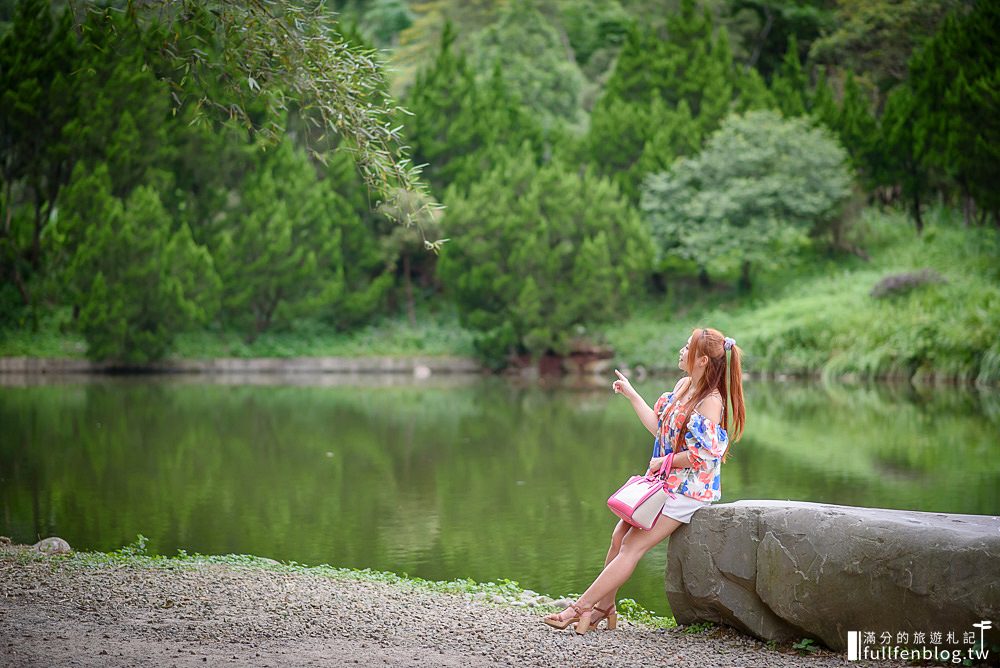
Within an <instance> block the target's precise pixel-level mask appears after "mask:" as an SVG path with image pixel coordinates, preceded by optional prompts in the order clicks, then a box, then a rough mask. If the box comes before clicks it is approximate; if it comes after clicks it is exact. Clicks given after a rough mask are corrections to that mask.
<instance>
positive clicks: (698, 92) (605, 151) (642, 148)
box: [585, 0, 766, 202]
mask: <svg viewBox="0 0 1000 668" xmlns="http://www.w3.org/2000/svg"><path fill="white" fill-rule="evenodd" d="M666 30H667V36H666V38H665V39H664V38H661V37H660V35H659V34H658V33H657V31H656V30H654V29H641V28H639V27H634V28H633V29H632V30H631V31H630V32H629V34H628V35H627V37H626V39H625V43H624V45H623V46H622V49H621V53H620V54H619V56H618V61H617V63H616V65H615V69H614V72H613V73H612V75H611V77H610V78H609V80H608V83H607V86H606V88H605V92H604V95H603V96H602V97H601V98H600V99H599V100H598V102H597V104H596V105H595V107H594V111H593V113H592V115H591V125H590V129H589V131H588V134H587V138H586V140H585V143H586V146H587V147H588V152H589V154H590V162H591V163H592V164H593V165H594V166H595V168H596V169H597V170H598V173H599V174H601V175H604V176H608V177H610V178H613V179H614V180H615V181H616V183H618V185H619V187H620V188H621V190H622V192H623V193H624V194H625V195H626V196H627V197H628V198H629V199H630V200H631V201H633V202H636V201H637V200H638V196H639V190H640V187H641V183H642V179H643V177H644V176H645V174H646V172H645V171H643V168H644V166H653V165H655V164H657V163H659V164H661V165H668V164H669V163H670V162H671V161H672V160H673V159H674V158H675V157H677V156H679V155H686V154H688V153H687V152H688V151H689V150H690V149H691V148H697V147H700V146H701V144H702V140H703V138H704V137H705V136H706V135H707V134H708V133H710V132H712V131H713V130H715V128H716V127H718V124H719V122H720V121H721V120H722V118H724V117H725V116H726V114H728V113H729V111H730V110H731V109H732V108H734V107H742V108H755V107H756V106H758V105H760V104H762V103H763V102H764V99H765V96H766V94H765V93H763V91H762V87H761V86H760V85H759V84H760V83H761V82H760V81H759V78H754V77H753V76H750V75H742V74H741V73H740V72H738V71H737V69H736V67H735V66H734V63H733V57H732V52H731V51H730V46H729V38H728V34H727V32H726V30H725V29H719V30H718V31H715V30H714V28H713V21H712V17H711V15H710V14H709V13H708V12H707V11H704V12H701V11H698V9H697V7H696V6H695V3H694V2H693V0H684V1H683V2H682V3H681V8H680V10H679V11H678V12H676V13H674V14H671V15H670V16H669V17H668V18H667V25H666ZM682 103H683V107H682ZM688 119H690V120H691V122H688ZM670 127H683V128H684V129H685V131H688V132H690V134H689V135H688V136H686V137H685V138H684V139H683V140H682V141H673V142H672V144H673V149H674V150H673V152H672V153H664V154H661V155H646V156H645V157H644V154H646V152H647V150H649V151H660V150H662V149H663V146H664V143H663V141H662V140H657V139H656V135H657V134H658V133H660V134H661V137H662V134H663V133H662V130H663V129H664V128H670ZM670 132H673V131H670ZM668 133H669V132H668Z"/></svg>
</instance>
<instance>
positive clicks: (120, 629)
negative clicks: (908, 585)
mask: <svg viewBox="0 0 1000 668" xmlns="http://www.w3.org/2000/svg"><path fill="white" fill-rule="evenodd" d="M0 598H2V599H3V600H4V601H5V603H4V605H5V606H7V610H8V611H9V612H10V613H11V617H10V618H11V619H14V618H16V616H17V614H18V610H19V606H24V608H25V609H28V608H30V607H31V606H39V607H40V608H44V607H47V606H53V607H58V609H60V610H61V614H62V615H63V618H64V619H65V620H66V621H70V622H72V623H73V624H74V626H80V627H83V626H86V627H88V628H92V629H100V630H102V631H104V633H103V637H104V638H106V639H109V640H108V642H110V643H114V642H115V640H116V639H139V640H153V641H178V642H179V641H183V642H192V643H242V644H243V645H244V646H252V647H260V646H261V644H262V643H267V644H268V646H269V647H272V648H273V647H274V646H276V645H277V646H285V647H287V651H288V653H290V654H293V655H294V652H295V648H296V644H295V641H297V640H302V639H323V640H330V641H333V640H337V641H347V642H349V643H351V645H352V646H353V647H355V648H356V652H357V654H356V655H355V659H354V660H355V662H358V659H357V657H361V658H363V659H365V660H362V661H360V662H361V663H368V664H371V660H370V657H372V656H373V655H375V654H377V653H378V652H380V651H381V650H380V648H381V647H385V648H389V649H390V650H392V651H400V652H406V653H407V655H409V656H413V657H414V659H415V660H418V661H420V662H421V663H423V664H424V665H438V664H439V663H440V662H441V661H442V660H443V659H442V655H445V654H447V655H450V656H452V657H469V658H470V659H471V660H473V661H475V663H474V665H476V666H485V665H495V664H498V663H504V664H506V663H511V662H513V663H516V665H518V666H519V667H521V668H541V667H543V666H545V667H548V666H553V665H584V666H612V667H615V666H653V665H664V661H665V660H666V659H667V657H672V658H671V659H670V665H675V666H718V665H755V666H760V665H767V666H775V667H778V668H784V667H794V666H802V667H807V666H808V667H809V668H821V667H826V666H849V665H852V664H848V663H847V661H846V655H845V654H838V653H835V652H830V651H826V650H820V651H818V652H816V653H814V654H811V655H807V656H802V655H799V654H798V653H795V652H793V651H789V650H788V649H787V648H785V650H784V651H780V650H775V649H768V648H767V647H766V646H765V645H764V644H763V643H761V642H759V641H757V640H756V639H753V638H750V637H748V636H745V635H743V634H741V633H738V632H736V631H734V630H732V629H727V628H717V629H715V630H714V631H713V632H712V633H709V634H697V635H692V634H687V633H684V632H683V630H682V629H678V628H673V629H666V630H663V629H657V628H649V627H645V626H643V625H641V624H637V623H627V624H625V623H620V624H619V628H618V629H617V630H616V631H613V632H608V631H606V630H604V629H603V627H602V629H601V630H599V631H598V632H596V633H588V634H586V635H585V636H582V637H581V636H577V635H576V634H575V632H574V631H573V629H572V627H570V628H568V629H566V630H564V631H558V630H555V629H552V628H550V627H548V626H546V625H544V624H543V623H542V622H541V617H542V615H543V614H545V613H546V612H549V611H552V610H561V609H562V608H564V607H566V605H564V604H568V603H571V602H572V601H569V600H568V599H561V600H558V601H552V600H551V599H549V598H547V597H543V596H541V595H540V594H538V593H537V592H532V591H526V592H523V593H522V594H521V595H520V596H519V597H518V598H517V599H516V600H508V599H505V598H504V597H503V596H501V595H499V594H494V595H492V596H491V597H489V598H486V599H484V598H483V597H479V598H470V597H469V596H468V595H460V594H446V593H438V592H431V591H425V590H420V589H418V588H416V587H409V586H400V585H391V584H387V583H383V582H375V581H369V580H360V579H358V580H355V579H348V578H331V577H325V576H321V575H316V574H311V573H278V572H274V571H271V570H263V569H254V568H245V567H239V566H230V565H223V564H205V565H184V566H182V567H177V566H174V567H172V568H169V569H166V568H155V567H138V566H129V567H112V566H107V567H100V566H93V565H79V564H77V565H73V564H72V561H70V562H66V564H65V565H59V566H55V564H53V563H50V558H39V559H36V560H33V561H27V562H24V560H17V559H15V558H14V557H13V556H11V553H10V552H7V551H4V550H3V549H0ZM167 600H169V601H172V602H173V605H171V606H169V607H165V606H164V605H163V602H164V601H167ZM407 620H419V624H418V625H416V626H414V625H413V624H409V623H407ZM148 622H153V623H148ZM82 633H83V632H82V631H81V632H80V634H81V635H82ZM282 643H285V645H283V644H282ZM369 645H371V647H369ZM170 651H171V652H175V651H176V646H174V647H172V648H171V650H170ZM105 652H106V650H105ZM229 652H232V649H230V650H229ZM102 653H103V652H102ZM199 653H201V652H199ZM217 656H218V655H217ZM221 656H223V657H224V658H228V654H224V655H221ZM247 656H251V655H250V654H247ZM256 656H257V657H260V652H257V653H256ZM432 657H438V658H432ZM160 658H161V659H164V658H173V656H171V655H164V656H163V657H160ZM344 658H345V659H346V658H347V657H344ZM401 658H402V657H401ZM202 660H203V661H207V658H204V657H203V659H202ZM0 663H2V661H0ZM898 665H903V664H898Z"/></svg>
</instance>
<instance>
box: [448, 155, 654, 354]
mask: <svg viewBox="0 0 1000 668" xmlns="http://www.w3.org/2000/svg"><path fill="white" fill-rule="evenodd" d="M453 194H454V193H449V195H453ZM446 199H447V201H448V202H449V208H448V212H447V214H446V217H445V222H444V225H445V229H446V231H447V234H448V235H450V236H452V237H455V238H457V239H462V240H463V241H464V243H460V244H452V245H451V246H449V247H447V248H445V250H444V252H443V253H442V259H441V262H440V265H439V271H440V275H441V279H442V280H443V281H444V283H445V286H446V287H447V288H448V289H449V291H451V292H452V293H453V294H454V296H455V299H456V301H457V303H458V306H459V308H460V309H461V313H462V315H463V324H465V325H466V326H468V327H470V328H471V329H473V330H476V331H478V332H480V333H481V335H480V337H479V339H478V340H477V347H478V348H479V350H480V351H481V352H482V353H483V355H484V356H486V357H487V358H488V359H490V360H492V361H494V362H495V363H497V364H498V365H502V363H503V361H504V355H505V354H506V353H507V352H508V351H511V350H516V351H522V350H523V351H526V352H528V353H531V354H534V355H540V354H544V353H546V352H556V353H559V354H566V353H567V352H569V344H570V340H571V339H572V338H573V337H574V336H576V335H578V334H581V333H585V331H586V325H587V324H591V323H601V322H607V321H609V320H612V319H613V318H616V317H620V316H621V315H622V314H623V313H624V312H625V311H626V310H627V306H628V297H629V295H630V294H631V293H632V291H633V290H635V288H636V287H638V284H639V281H640V278H641V276H642V273H643V271H644V269H646V268H647V267H648V266H649V255H650V253H649V241H648V237H647V235H646V234H645V231H644V230H643V228H642V225H641V223H640V221H639V218H638V216H637V215H636V214H635V212H634V211H633V210H632V209H631V208H630V207H629V206H628V204H627V202H625V201H624V200H623V199H622V198H621V197H620V196H619V194H618V192H617V190H616V189H615V188H614V186H612V185H611V184H610V183H608V182H607V181H606V180H604V179H600V178H598V177H596V176H594V175H593V174H591V173H590V172H585V173H583V174H578V173H576V172H575V171H573V170H572V169H570V168H567V166H565V165H563V164H562V163H560V162H553V163H550V164H548V165H545V166H543V167H537V166H536V165H535V164H534V161H533V160H532V156H531V154H530V151H529V148H528V147H527V146H525V147H524V148H523V149H522V150H521V151H520V152H516V153H513V154H511V155H509V156H508V157H507V158H506V159H505V160H502V161H501V162H499V163H498V164H497V165H496V166H495V167H494V168H493V169H492V170H491V171H490V172H489V173H488V174H486V175H485V176H484V177H483V179H482V180H481V181H479V182H478V183H476V184H475V185H473V186H472V187H471V188H470V189H469V192H468V194H467V195H465V196H461V195H455V196H449V197H447V198H446Z"/></svg>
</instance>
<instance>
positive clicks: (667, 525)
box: [577, 515, 681, 608]
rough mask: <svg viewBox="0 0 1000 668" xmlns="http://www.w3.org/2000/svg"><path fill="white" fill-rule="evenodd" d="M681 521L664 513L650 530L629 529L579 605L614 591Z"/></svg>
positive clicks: (589, 604)
mask: <svg viewBox="0 0 1000 668" xmlns="http://www.w3.org/2000/svg"><path fill="white" fill-rule="evenodd" d="M680 525H681V522H678V521H677V520H675V519H673V518H671V517H667V516H665V515H664V516H663V517H661V518H660V519H659V521H658V522H657V523H656V526H655V527H653V528H652V529H650V530H649V531H643V530H641V529H637V530H634V531H630V532H629V533H628V535H627V536H625V539H624V540H623V541H622V547H621V550H619V552H618V556H616V557H615V558H614V559H612V560H611V562H610V563H609V564H608V565H607V566H605V567H604V570H603V571H601V574H600V575H598V576H597V579H596V580H594V583H593V584H592V585H590V587H589V588H588V589H587V591H585V592H583V595H582V596H581V597H580V598H579V600H578V601H577V605H578V606H580V607H581V608H588V607H591V606H593V605H594V604H595V603H599V602H601V601H602V600H603V599H604V598H605V597H606V596H607V595H608V594H611V593H613V592H615V591H617V590H618V588H619V587H621V586H622V585H623V584H625V581H626V580H628V579H629V577H630V576H631V575H632V572H633V571H635V567H636V566H637V565H638V563H639V560H640V559H642V557H643V556H644V555H645V554H646V553H647V552H649V551H650V550H651V549H652V548H653V547H655V546H656V545H658V544H659V543H660V542H661V541H663V539H664V538H666V537H667V536H669V535H670V534H672V533H673V532H674V530H676V529H677V527H679V526H680Z"/></svg>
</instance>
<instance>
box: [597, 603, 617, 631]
mask: <svg viewBox="0 0 1000 668" xmlns="http://www.w3.org/2000/svg"><path fill="white" fill-rule="evenodd" d="M594 610H596V611H597V612H599V613H601V616H600V617H598V618H597V619H596V620H591V622H590V626H591V627H592V628H594V629H596V628H597V626H598V625H599V624H600V623H601V622H602V621H604V620H607V627H608V631H614V630H615V629H616V628H617V627H618V611H617V610H615V604H614V603H612V604H611V605H610V606H609V607H608V609H607V610H605V609H604V608H598V607H597V606H596V605H595V606H594Z"/></svg>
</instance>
